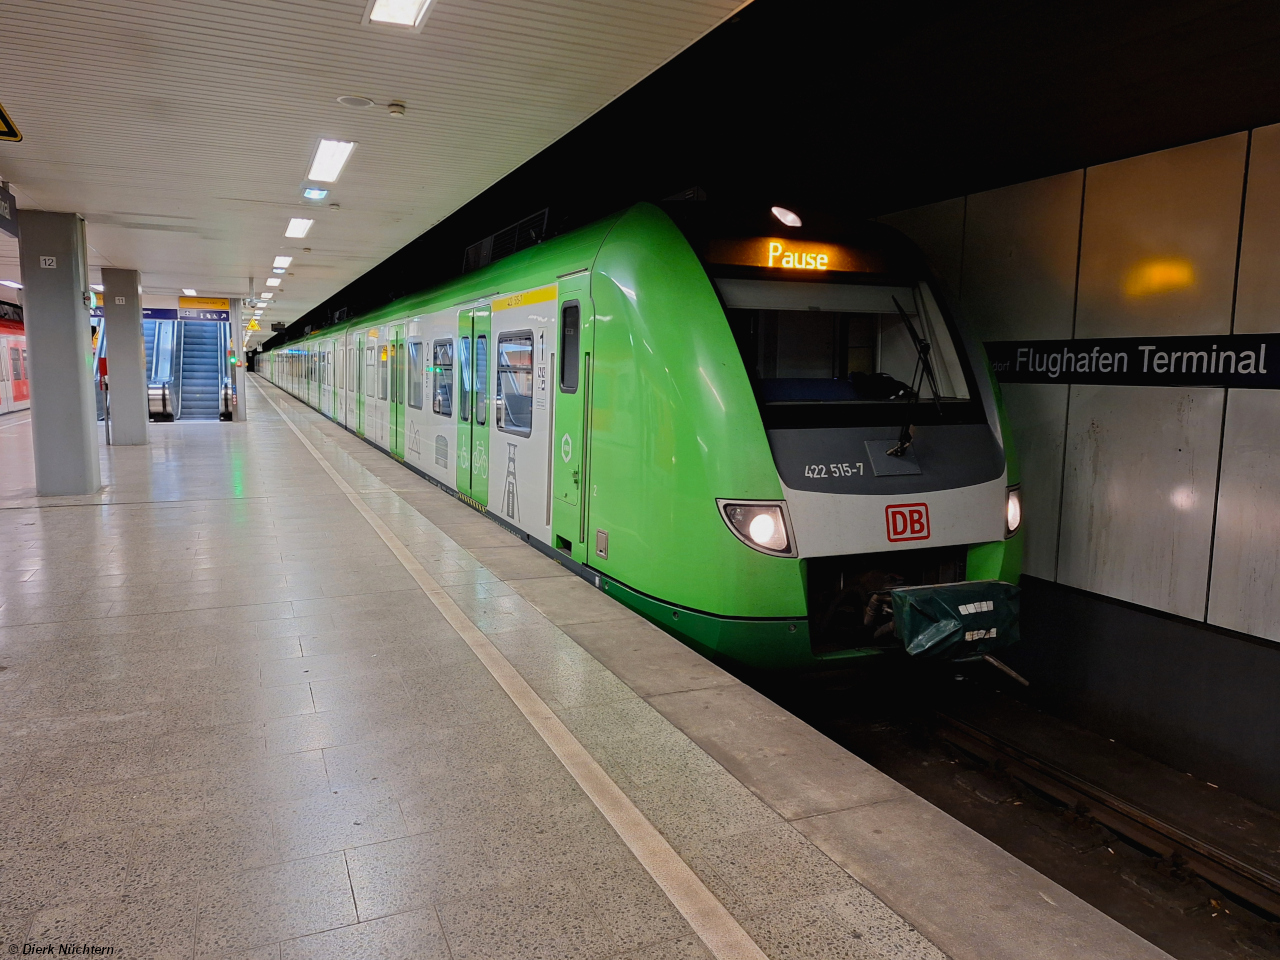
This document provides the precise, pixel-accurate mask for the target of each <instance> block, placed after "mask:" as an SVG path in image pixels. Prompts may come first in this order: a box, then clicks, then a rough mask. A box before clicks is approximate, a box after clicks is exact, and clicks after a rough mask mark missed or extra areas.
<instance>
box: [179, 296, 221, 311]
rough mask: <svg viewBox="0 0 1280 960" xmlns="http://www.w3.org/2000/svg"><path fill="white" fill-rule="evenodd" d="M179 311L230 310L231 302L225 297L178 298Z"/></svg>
mask: <svg viewBox="0 0 1280 960" xmlns="http://www.w3.org/2000/svg"><path fill="white" fill-rule="evenodd" d="M178 309H179V310H230V309H231V301H230V300H228V299H227V298H226V297H179V298H178Z"/></svg>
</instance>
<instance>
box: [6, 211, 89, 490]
mask: <svg viewBox="0 0 1280 960" xmlns="http://www.w3.org/2000/svg"><path fill="white" fill-rule="evenodd" d="M18 229H19V233H20V237H19V240H18V262H19V263H20V264H21V266H22V294H23V297H22V300H23V303H22V309H23V314H24V316H25V318H26V328H27V330H26V333H27V359H28V361H29V363H30V367H29V369H30V374H31V436H32V442H33V446H34V447H35V460H36V493H37V494H39V495H40V496H42V497H56V496H71V495H84V494H90V493H97V492H98V490H100V489H101V488H102V473H101V470H100V467H99V465H98V411H97V406H96V404H95V402H94V399H95V398H94V395H93V390H94V385H93V342H92V338H91V335H90V332H89V268H88V263H87V261H86V258H85V250H86V249H87V246H86V243H85V236H84V221H83V220H82V219H80V217H79V216H77V215H76V214H74V213H49V212H46V211H44V210H19V211H18Z"/></svg>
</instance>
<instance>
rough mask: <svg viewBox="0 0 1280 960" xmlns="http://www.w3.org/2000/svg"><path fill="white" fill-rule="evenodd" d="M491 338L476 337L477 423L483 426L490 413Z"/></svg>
mask: <svg viewBox="0 0 1280 960" xmlns="http://www.w3.org/2000/svg"><path fill="white" fill-rule="evenodd" d="M488 391H489V338H488V337H483V336H482V337H476V423H478V424H480V425H481V426H483V425H484V424H485V423H486V422H487V421H488V414H489V392H488Z"/></svg>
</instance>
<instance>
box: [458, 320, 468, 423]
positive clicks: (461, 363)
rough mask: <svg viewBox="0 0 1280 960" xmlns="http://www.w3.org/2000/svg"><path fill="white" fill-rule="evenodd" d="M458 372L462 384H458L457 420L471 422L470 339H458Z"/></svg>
mask: <svg viewBox="0 0 1280 960" xmlns="http://www.w3.org/2000/svg"><path fill="white" fill-rule="evenodd" d="M458 371H459V373H461V375H462V382H461V383H460V384H458V419H459V420H461V421H462V422H463V423H467V422H469V421H470V420H471V338H470V337H459V338H458Z"/></svg>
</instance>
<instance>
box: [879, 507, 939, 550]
mask: <svg viewBox="0 0 1280 960" xmlns="http://www.w3.org/2000/svg"><path fill="white" fill-rule="evenodd" d="M884 523H885V526H886V527H887V528H888V531H889V542H890V543H897V542H899V541H901V540H928V539H929V505H928V504H927V503H895V504H891V505H890V506H887V507H885V508H884Z"/></svg>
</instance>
